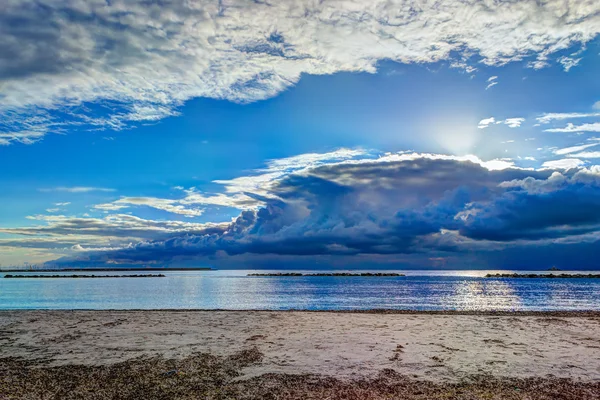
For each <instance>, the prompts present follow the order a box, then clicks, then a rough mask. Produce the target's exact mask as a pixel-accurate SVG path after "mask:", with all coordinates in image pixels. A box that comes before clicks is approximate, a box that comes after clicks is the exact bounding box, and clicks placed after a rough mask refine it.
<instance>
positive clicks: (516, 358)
mask: <svg viewBox="0 0 600 400" xmlns="http://www.w3.org/2000/svg"><path fill="white" fill-rule="evenodd" d="M249 349H257V350H258V351H259V352H260V354H261V355H262V356H261V361H260V362H255V363H251V364H250V365H244V367H243V368H241V370H240V374H239V376H236V378H235V379H238V380H239V379H242V380H248V379H252V378H254V377H258V376H261V375H263V374H267V373H277V374H305V373H310V374H318V375H321V376H325V377H327V376H332V377H335V378H337V379H341V380H349V379H371V378H374V377H377V376H379V375H380V374H381V372H382V371H388V372H389V371H392V372H393V373H397V374H400V375H402V376H406V377H410V378H411V379H417V380H426V381H430V382H433V383H436V384H440V383H452V382H460V381H462V380H464V379H467V378H469V377H472V376H482V375H489V376H494V377H502V378H504V377H505V378H547V377H549V376H552V377H558V378H568V379H570V380H573V381H577V382H598V381H600V314H597V313H588V314H569V313H565V314H556V315H551V314H548V315H546V314H539V315H528V314H506V315H468V314H467V315H465V314H461V313H449V314H418V313H417V314H411V313H401V314H395V313H387V314H379V313H335V312H269V311H0V359H3V358H7V357H12V358H13V359H18V360H24V361H28V362H29V361H35V362H43V363H44V365H47V366H66V365H80V366H89V367H92V366H110V365H114V364H115V363H119V362H122V361H126V360H133V359H136V358H138V357H140V356H143V357H154V356H159V357H161V358H163V359H175V360H182V359H184V358H186V357H190V356H191V355H194V354H198V353H205V354H211V355H214V356H216V357H228V356H231V355H232V354H235V353H238V352H240V351H246V350H249Z"/></svg>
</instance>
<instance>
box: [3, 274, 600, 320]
mask: <svg viewBox="0 0 600 400" xmlns="http://www.w3.org/2000/svg"><path fill="white" fill-rule="evenodd" d="M252 272H257V271H239V270H237V271H173V272H164V275H166V277H164V278H95V279H68V278H56V279H36V278H30V279H2V278H3V275H4V274H2V273H0V309H232V310H248V309H269V310H289V309H308V310H364V309H373V308H387V309H402V310H600V279H586V278H566V279H518V278H484V277H483V276H484V275H485V274H486V273H488V272H492V273H496V272H512V271H397V272H400V273H404V274H406V276H404V277H377V278H373V277H249V276H246V275H247V274H248V273H252ZM260 272H264V271H260ZM300 272H316V271H300ZM353 272H356V271H353ZM387 272H390V271H387ZM570 272H575V271H570ZM125 273H129V272H123V274H125ZM521 273H523V271H521ZM538 273H539V272H538ZM585 273H590V272H589V271H586V272H585ZM592 273H593V272H592ZM35 274H40V272H35ZM51 274H55V273H51ZM66 274H72V272H71V273H66ZM77 274H81V273H79V272H77ZM94 274H96V275H100V274H102V272H94ZM104 274H109V275H110V274H113V275H114V274H115V273H114V272H106V273H104Z"/></svg>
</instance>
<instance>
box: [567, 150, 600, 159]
mask: <svg viewBox="0 0 600 400" xmlns="http://www.w3.org/2000/svg"><path fill="white" fill-rule="evenodd" d="M573 157H577V158H600V151H584V152H583V153H577V154H574V155H573Z"/></svg>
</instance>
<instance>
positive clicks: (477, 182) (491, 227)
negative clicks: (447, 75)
mask: <svg viewBox="0 0 600 400" xmlns="http://www.w3.org/2000/svg"><path fill="white" fill-rule="evenodd" d="M596 175H597V171H586V170H582V171H579V172H576V171H571V172H570V173H565V174H564V175H563V174H558V173H556V172H555V173H554V174H552V171H526V170H519V169H505V170H502V171H490V170H488V169H486V168H484V167H482V166H481V165H478V164H475V163H472V162H464V161H455V160H432V159H426V158H417V159H414V160H403V161H394V162H378V161H373V162H362V163H341V164H337V165H328V166H321V167H317V168H313V169H310V170H308V171H304V172H301V173H298V174H292V175H290V176H288V177H286V178H285V179H283V180H282V181H280V182H279V183H278V184H277V185H275V186H274V187H273V188H272V189H271V193H270V195H272V196H273V198H265V201H266V205H265V207H263V208H261V209H259V210H258V211H244V212H242V213H241V214H240V216H239V217H238V218H237V219H236V220H235V221H233V222H232V223H231V224H230V225H229V226H228V227H223V228H222V232H208V231H207V232H203V233H202V234H195V233H193V232H192V233H185V234H174V235H173V237H171V238H169V239H167V240H151V241H146V242H141V243H139V244H137V245H134V246H132V247H129V248H126V249H123V250H121V251H111V252H103V253H98V254H92V255H89V257H91V258H90V259H91V260H104V261H106V260H113V261H119V262H170V261H172V260H174V259H185V258H194V257H212V256H214V255H215V254H227V255H229V256H239V255H244V254H248V255H270V254H275V255H280V256H293V255H296V256H334V255H337V256H349V255H357V254H363V255H364V254H367V255H368V254H371V255H397V254H415V253H423V254H428V253H436V252H437V253H440V252H441V253H444V252H445V253H467V252H497V251H504V250H505V249H507V248H511V247H514V248H520V249H527V248H529V247H535V246H540V245H544V246H549V245H550V244H548V243H552V241H553V240H554V241H555V240H559V241H560V240H562V242H560V243H561V244H560V245H561V246H562V247H563V248H568V247H569V243H568V240H569V239H570V238H576V237H579V236H580V235H588V239H586V240H588V242H589V241H590V239H589V235H594V234H596V233H597V232H598V231H600V211H598V210H600V207H599V206H600V186H599V185H598V179H597V177H596ZM592 241H593V240H592ZM550 246H551V245H550ZM590 246H591V245H590ZM523 251H524V250H523ZM86 257H87V256H86Z"/></svg>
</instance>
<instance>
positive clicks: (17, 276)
mask: <svg viewBox="0 0 600 400" xmlns="http://www.w3.org/2000/svg"><path fill="white" fill-rule="evenodd" d="M164 277H165V275H163V274H143V275H138V274H136V275H10V274H9V275H5V276H4V279H36V278H42V279H59V278H71V279H80V278H83V279H89V278H164Z"/></svg>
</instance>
